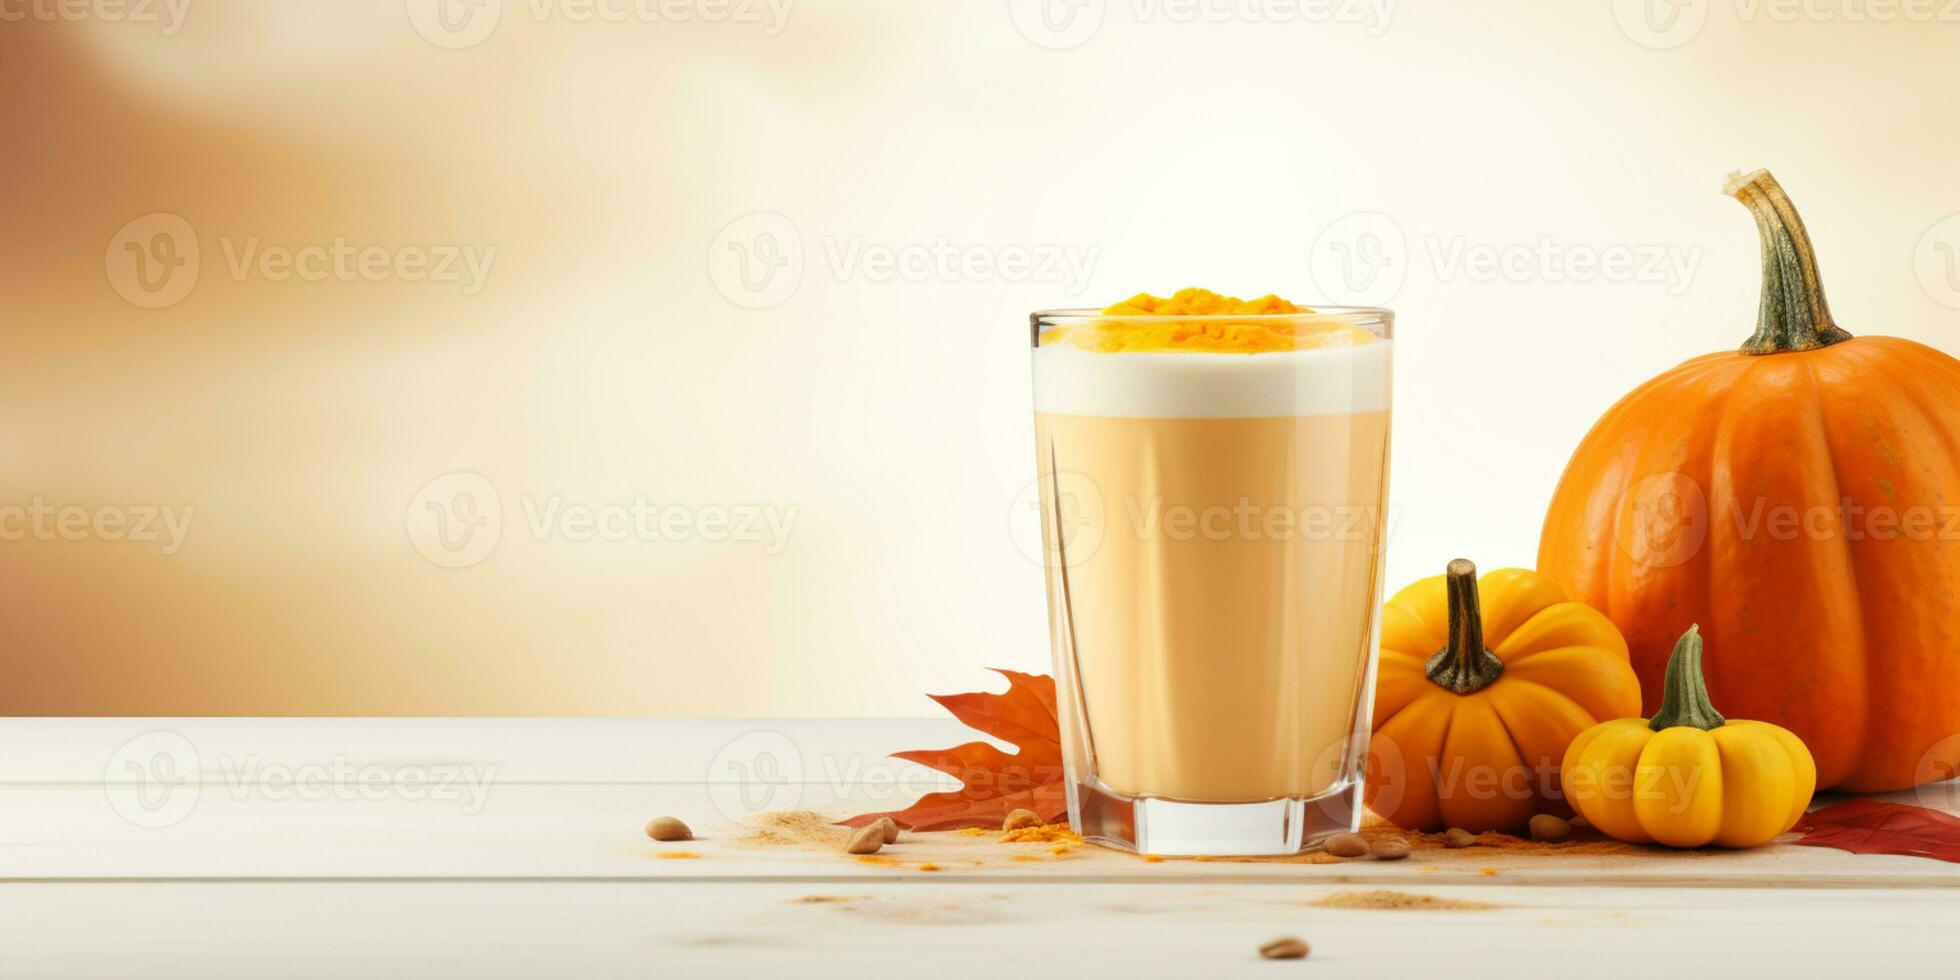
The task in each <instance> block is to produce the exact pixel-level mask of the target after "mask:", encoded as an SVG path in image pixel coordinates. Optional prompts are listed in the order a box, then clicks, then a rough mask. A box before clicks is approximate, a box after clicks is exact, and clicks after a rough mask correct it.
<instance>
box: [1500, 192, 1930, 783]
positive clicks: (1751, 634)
mask: <svg viewBox="0 0 1960 980" xmlns="http://www.w3.org/2000/svg"><path fill="white" fill-rule="evenodd" d="M1727 191H1728V193H1729V194H1730V195H1731V196H1733V197H1735V198H1737V199H1738V200H1740V201H1741V202H1742V203H1743V204H1744V205H1746V206H1747V207H1748V208H1749V210H1750V211H1751V212H1752V213H1753V214H1754V215H1755V218H1756V226H1757V230H1758V231H1759V232H1760V234H1761V237H1762V250H1763V292H1762V301H1761V310H1760V313H1759V316H1758V319H1757V325H1756V332H1755V335H1754V336H1751V337H1750V338H1749V340H1748V342H1746V343H1744V344H1743V345H1742V349H1741V350H1740V351H1730V352H1726V353H1718V354H1709V355H1707V356H1704V357H1698V358H1695V359H1694V360H1691V361H1688V362H1687V363H1685V364H1682V365H1681V366H1679V367H1677V368H1675V369H1673V370H1672V371H1669V372H1667V373H1666V374H1663V375H1661V376H1660V377H1658V378H1655V379H1654V380H1652V381H1649V382H1647V383H1646V384H1644V385H1642V386H1640V387H1639V388H1637V389H1635V390H1634V391H1633V393H1632V394H1629V395H1627V396H1626V397H1625V398H1623V399H1621V400H1620V402H1619V404H1617V405H1614V406H1613V407H1612V408H1611V409H1609V410H1607V412H1606V415H1605V416H1604V417H1603V418H1601V419H1600V420H1599V422H1598V424H1597V425H1595V426H1593V429H1592V431H1591V432H1590V433H1588V434H1587V436H1586V437H1585V440H1584V441H1583V442H1581V443H1580V444H1579V448H1578V450H1577V451H1575V452H1574V453H1573V454H1572V460H1571V462H1570V464H1568V465H1567V467H1566V470H1565V475H1564V477H1563V478H1562V479H1561V480H1560V481H1559V485H1558V490H1557V492H1556V493H1554V495H1553V497H1552V504H1551V509H1550V511H1549V512H1548V513H1547V514H1546V515H1545V529H1544V536H1543V537H1542V538H1541V539H1540V543H1539V550H1538V567H1539V569H1540V570H1542V571H1543V572H1544V573H1545V574H1546V575H1549V576H1551V578H1552V579H1553V581H1555V582H1557V583H1558V585H1559V587H1560V588H1562V589H1564V590H1565V592H1566V593H1567V594H1569V595H1571V596H1572V597H1573V598H1575V599H1577V600H1579V601H1580V602H1584V603H1586V604H1588V605H1590V606H1593V607H1594V608H1597V609H1599V610H1601V611H1602V612H1604V613H1606V614H1607V615H1608V616H1610V617H1612V619H1613V622H1614V623H1616V624H1618V626H1619V627H1620V630H1621V632H1622V633H1624V634H1625V635H1626V639H1627V643H1628V646H1629V647H1630V649H1631V653H1632V658H1633V666H1634V669H1635V671H1637V672H1638V673H1639V675H1640V681H1641V686H1642V690H1643V692H1644V694H1645V697H1646V702H1647V703H1648V704H1656V703H1658V702H1659V700H1660V695H1661V685H1662V679H1663V677H1664V676H1665V674H1666V668H1667V659H1668V655H1669V651H1670V650H1671V648H1672V645H1673V643H1672V641H1673V639H1674V633H1675V631H1676V630H1678V629H1679V628H1680V624H1681V623H1684V622H1699V623H1701V624H1702V628H1703V630H1704V631H1706V634H1707V637H1708V642H1709V644H1710V645H1711V646H1713V647H1714V648H1716V649H1719V650H1721V651H1722V657H1721V659H1720V660H1717V661H1713V662H1711V663H1710V664H1709V665H1708V687H1709V689H1710V690H1711V691H1713V692H1714V694H1715V696H1716V697H1717V698H1718V699H1720V700H1721V701H1722V702H1723V703H1724V704H1727V705H1728V706H1730V708H1731V709H1732V710H1734V711H1736V712H1737V713H1738V714H1741V715H1743V716H1745V717H1749V718H1758V719H1761V720H1763V721H1766V722H1770V723H1773V724H1776V725H1781V726H1783V727H1784V728H1787V729H1789V730H1791V731H1792V732H1795V733H1796V734H1797V735H1798V737H1800V738H1801V739H1802V740H1803V742H1804V743H1805V744H1806V745H1808V746H1809V747H1810V750H1811V752H1812V753H1813V754H1814V755H1815V756H1816V761H1817V785H1818V787H1819V788H1820V789H1823V788H1835V789H1839V790H1850V791H1857V792H1872V791H1882V790H1896V789H1903V788H1905V787H1908V786H1913V785H1917V784H1919V783H1924V782H1929V781H1933V780H1936V779H1944V778H1947V777H1949V776H1950V775H1951V774H1952V773H1953V771H1954V768H1955V766H1956V764H1960V738H1952V737H1950V736H1952V735H1953V734H1954V733H1956V732H1960V696H1956V694H1955V692H1956V691H1960V534H1956V525H1960V520H1956V518H1960V510H1956V507H1960V361H1956V360H1954V359H1953V358H1951V357H1948V356H1947V355H1945V354H1942V353H1940V352H1939V351H1936V350H1933V349H1932V348H1930V347H1925V346H1922V345H1920V344H1916V343H1913V342H1911V341H1908V340H1900V339H1897V338H1894V337H1871V336H1867V337H1852V336H1851V335H1850V334H1849V333H1846V332H1845V331H1844V330H1843V329H1842V328H1840V327H1839V326H1838V325H1837V323H1836V321H1834V320H1833V319H1832V317H1831V312H1830V309H1829V307H1828V306H1827V305H1826V304H1825V301H1824V290H1823V286H1822V285H1821V283H1820V281H1819V279H1818V275H1817V260H1816V257H1815V256H1814V255H1813V254H1812V251H1811V246H1810V239H1809V236H1808V234H1807V233H1806V232H1805V230H1804V226H1803V221H1802V219H1800V218H1799V217H1798V216H1797V212H1796V209H1795V208H1794V207H1792V206H1791V204H1790V200H1789V198H1788V197H1786V196H1785V195H1784V193H1783V189H1782V188H1781V187H1780V186H1778V185H1777V183H1776V180H1775V178H1773V177H1771V176H1770V175H1769V174H1768V172H1766V171H1760V170H1759V171H1756V172H1755V173H1752V174H1748V175H1746V176H1743V175H1737V176H1732V177H1731V178H1730V179H1729V184H1728V188H1727Z"/></svg>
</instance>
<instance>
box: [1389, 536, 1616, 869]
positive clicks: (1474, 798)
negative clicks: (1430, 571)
mask: <svg viewBox="0 0 1960 980" xmlns="http://www.w3.org/2000/svg"><path fill="white" fill-rule="evenodd" d="M1639 713H1640V685H1639V682H1638V681H1637V680H1635V679H1634V676H1633V668H1632V667H1630V666H1628V664H1627V646H1626V641H1624V640H1622V639H1621V638H1620V632H1619V630H1617V629H1614V628H1613V624H1612V622H1611V621H1609V620H1608V619H1607V618H1606V617H1605V616H1602V615H1600V614H1599V613H1598V612H1597V611H1595V610H1593V609H1590V608H1588V607H1586V606H1584V605H1581V604H1579V603H1576V602H1568V601H1566V598H1565V596H1564V595H1563V594H1562V593H1560V592H1559V590H1558V588H1557V587H1556V586H1554V585H1553V584H1552V583H1551V581H1550V580H1549V579H1547V578H1545V577H1544V576H1542V575H1539V574H1537V573H1535V572H1529V571H1526V570H1524V569H1522V568H1501V569H1498V570H1497V571H1494V572H1491V573H1489V574H1488V575H1485V576H1484V577H1483V579H1482V581H1479V580H1478V578H1477V566H1475V565H1473V564H1471V563H1470V562H1468V561H1465V560H1464V559H1461V558H1459V559H1457V560H1455V561H1453V562H1450V564H1449V570H1448V573H1447V574H1445V575H1438V576H1435V577H1433V578H1426V579H1423V580H1422V581H1420V582H1417V583H1415V584H1414V585H1411V586H1409V587H1408V588H1405V589H1403V590H1402V591H1400V592H1397V593H1396V594H1395V596H1394V597H1393V598H1391V599H1389V600H1388V604H1387V605H1386V606H1384V607H1383V608H1382V638H1381V657H1380V661H1379V663H1378V665H1377V672H1376V678H1375V714H1374V735H1373V737H1372V739H1371V740H1370V743H1369V749H1368V768H1367V773H1368V776H1367V799H1368V806H1369V807H1370V808H1371V809H1373V810H1374V811H1375V812H1376V813H1379V814H1381V815H1382V816H1383V817H1386V818H1387V819H1388V820H1390V821H1392V822H1394V823H1395V824H1397V825H1399V826H1402V827H1407V828H1410V829H1420V830H1441V829H1443V828H1444V827H1462V828H1464V829H1466V830H1473V831H1485V830H1499V831H1519V830H1522V829H1523V828H1524V826H1525V824H1526V823H1527V822H1529V821H1530V820H1531V817H1532V816H1533V815H1534V814H1537V813H1544V812H1555V813H1567V812H1570V811H1569V810H1567V809H1566V808H1565V806H1564V803H1563V802H1562V800H1561V797H1560V792H1559V781H1558V779H1559V765H1560V763H1561V762H1562V761H1563V760H1564V758H1565V750H1566V747H1567V746H1568V745H1569V744H1570V743H1571V742H1572V739H1573V738H1575V737H1576V736H1577V735H1578V734H1579V733H1580V732H1583V731H1585V730H1586V729H1588V728H1591V727H1592V726H1593V725H1594V724H1595V723H1597V722H1600V721H1604V720H1606V719H1609V718H1623V717H1626V716H1629V715H1637V714H1639Z"/></svg>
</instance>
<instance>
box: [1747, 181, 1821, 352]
mask: <svg viewBox="0 0 1960 980" xmlns="http://www.w3.org/2000/svg"><path fill="white" fill-rule="evenodd" d="M1722 191H1723V193H1725V194H1727V195H1729V196H1730V197H1733V198H1735V199H1736V200H1738V201H1741V202H1742V204H1743V206H1744V207H1747V208H1748V209H1749V211H1750V213H1751V214H1754V215H1755V216H1756V232H1757V234H1758V235H1760V236H1761V237H1762V242H1763V298H1762V301H1761V303H1760V304H1759V305H1758V306H1757V312H1756V332H1755V334H1754V335H1752V336H1751V337H1750V338H1749V339H1748V340H1746V341H1744V342H1743V344H1742V352H1743V353H1745V354H1778V353H1782V352H1784V351H1797V350H1816V349H1817V348H1819V347H1829V346H1830V345H1832V344H1835V343H1837V342H1839V341H1843V340H1850V339H1851V335H1850V334H1849V333H1846V332H1845V330H1844V328H1843V327H1840V326H1838V325H1837V321H1835V320H1832V319H1831V308H1830V304H1828V303H1826V302H1825V301H1824V281H1823V280H1822V279H1821V278H1819V277H1818V275H1817V253H1816V252H1814V251H1812V250H1811V247H1810V235H1809V233H1808V232H1806V231H1804V227H1803V219H1802V218H1800V217H1798V216H1797V209H1796V207H1795V206H1794V205H1792V204H1791V203H1790V198H1789V196H1788V195H1786V194H1784V193H1783V187H1782V185H1780V184H1778V183H1777V182H1776V178H1775V177H1772V176H1770V175H1769V171H1767V170H1758V171H1755V172H1754V173H1748V174H1743V173H1733V174H1730V175H1729V181H1728V184H1727V185H1725V186H1724V187H1723V188H1722Z"/></svg>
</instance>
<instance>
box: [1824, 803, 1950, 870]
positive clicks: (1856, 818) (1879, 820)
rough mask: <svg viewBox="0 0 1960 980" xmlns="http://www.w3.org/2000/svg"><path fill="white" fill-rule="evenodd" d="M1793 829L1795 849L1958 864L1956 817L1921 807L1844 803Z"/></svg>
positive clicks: (1825, 808)
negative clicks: (1808, 847)
mask: <svg viewBox="0 0 1960 980" xmlns="http://www.w3.org/2000/svg"><path fill="white" fill-rule="evenodd" d="M1796 829H1797V830H1799V831H1801V832H1802V833H1803V835H1804V836H1803V838H1802V839H1801V840H1798V841H1797V842H1796V843H1799V844H1809V845H1811V846H1813V847H1835V848H1837V849H1839V850H1841V851H1850V852H1851V853H1853V854H1903V855H1907V856H1910V857H1924V858H1936V859H1938V860H1941V861H1956V862H1960V817H1955V816H1952V815H1951V814H1946V813H1941V812H1940V811H1938V810H1929V809H1927V808H1925V807H1923V806H1910V805H1907V804H1904V803H1880V802H1878V801H1876V800H1863V799H1859V800H1848V801H1846V802H1843V803H1838V804H1835V805H1832V806H1827V807H1824V808H1822V809H1819V810H1813V811H1811V812H1810V813H1806V814H1804V817H1803V819H1802V820H1799V821H1797V828H1796Z"/></svg>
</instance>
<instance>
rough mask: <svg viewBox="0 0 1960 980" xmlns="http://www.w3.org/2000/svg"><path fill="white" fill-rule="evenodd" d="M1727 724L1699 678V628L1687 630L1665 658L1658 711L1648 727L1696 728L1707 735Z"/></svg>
mask: <svg viewBox="0 0 1960 980" xmlns="http://www.w3.org/2000/svg"><path fill="white" fill-rule="evenodd" d="M1727 722H1728V719H1726V718H1724V717H1722V713H1721V712H1719V711H1716V710H1715V705H1714V704H1713V703H1711V702H1710V701H1709V700H1708V682H1707V681H1706V680H1704V679H1703V678H1702V676H1701V625H1700V624H1699V623H1697V624H1695V625H1693V626H1690V627H1688V631H1687V632H1686V633H1683V634H1681V638H1680V639H1679V640H1676V641H1675V642H1674V653H1673V654H1672V655H1670V656H1669V657H1668V658H1667V676H1666V677H1664V678H1662V679H1661V710H1659V711H1656V712H1654V719H1653V720H1652V721H1650V722H1648V723H1647V727H1648V728H1651V729H1653V730H1654V731H1657V732H1658V731H1660V730H1662V729H1665V728H1679V727H1682V726H1684V725H1685V726H1687V727H1689V728H1699V729H1701V730H1702V731H1704V732H1705V731H1708V730H1709V729H1711V728H1720V727H1722V726H1723V725H1724V724H1726V723H1727Z"/></svg>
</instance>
